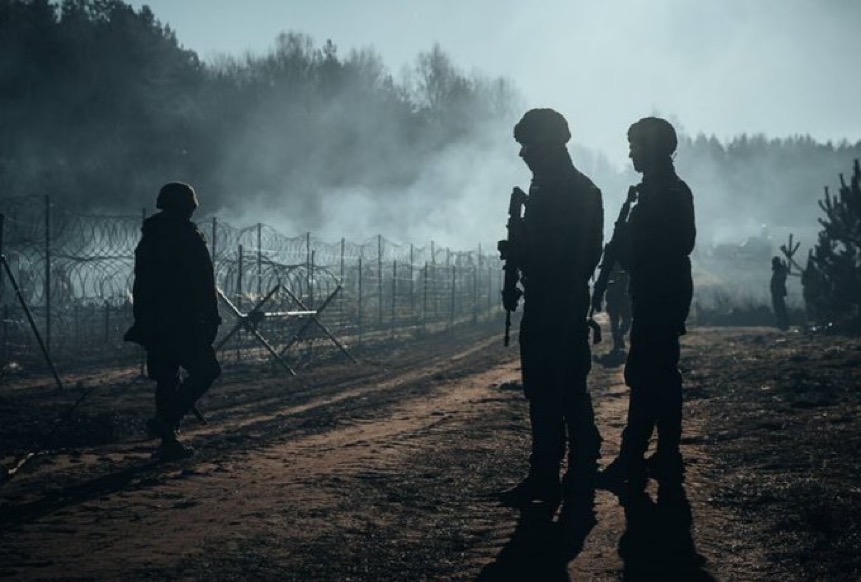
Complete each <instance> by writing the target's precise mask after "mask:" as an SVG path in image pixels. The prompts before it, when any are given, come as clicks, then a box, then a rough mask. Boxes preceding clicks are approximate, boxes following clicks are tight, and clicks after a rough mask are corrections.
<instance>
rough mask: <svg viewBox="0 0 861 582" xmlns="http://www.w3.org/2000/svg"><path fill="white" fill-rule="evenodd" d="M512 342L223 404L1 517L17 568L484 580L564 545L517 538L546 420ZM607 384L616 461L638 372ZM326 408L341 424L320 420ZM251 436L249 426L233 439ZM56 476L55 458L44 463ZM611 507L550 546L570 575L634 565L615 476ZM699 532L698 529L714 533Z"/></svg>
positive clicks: (611, 451)
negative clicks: (167, 453)
mask: <svg viewBox="0 0 861 582" xmlns="http://www.w3.org/2000/svg"><path fill="white" fill-rule="evenodd" d="M496 342H498V338H492V339H490V340H484V341H480V342H474V343H473V344H472V345H470V346H469V347H467V348H465V349H458V350H454V353H452V352H449V353H447V354H439V355H437V356H435V357H433V358H423V357H421V356H413V357H412V358H410V359H409V361H405V362H404V363H403V365H399V366H394V367H392V368H390V369H387V370H377V371H373V372H370V371H369V373H368V374H367V375H358V376H356V377H354V378H351V379H349V380H346V381H344V382H342V383H339V384H338V387H337V389H323V390H322V391H321V392H322V394H320V395H319V396H317V397H314V396H313V395H312V394H310V393H308V392H306V393H303V394H302V397H297V398H295V399H294V400H293V401H292V402H291V401H290V399H289V397H288V396H289V395H288V396H284V397H281V396H276V397H272V398H264V399H259V400H255V401H254V402H245V403H243V402H239V403H237V404H232V405H230V406H225V407H214V409H213V410H214V412H213V418H214V419H217V420H218V424H217V425H213V426H206V427H195V428H194V429H193V430H191V431H189V432H188V436H189V438H190V440H191V441H192V442H194V443H198V442H203V443H204V447H203V449H202V452H201V455H200V456H199V457H198V459H196V460H195V461H194V462H192V463H186V464H185V465H173V466H161V467H159V468H157V469H154V470H153V471H150V472H144V473H142V474H139V475H135V476H133V478H131V479H130V481H129V482H128V485H129V486H125V487H117V488H114V490H113V491H110V492H108V493H106V494H105V495H104V496H101V497H95V498H84V499H83V500H81V501H79V502H77V503H73V504H69V505H67V506H60V508H59V509H57V510H54V511H49V512H46V513H45V514H44V515H41V516H36V517H34V518H33V519H29V520H24V521H22V523H20V524H19V525H18V526H16V527H14V528H13V529H12V530H11V531H8V532H0V541H2V542H3V544H2V545H3V549H2V550H0V558H2V560H0V565H2V568H0V574H5V573H7V572H8V573H13V574H14V575H16V576H19V577H22V578H28V577H51V576H63V575H69V573H70V572H73V573H74V575H75V576H94V577H97V578H126V579H129V578H130V579H144V578H146V579H151V578H183V577H184V578H200V577H209V578H214V579H231V578H236V577H246V576H250V577H254V578H259V579H297V580H298V579H344V578H345V577H351V578H352V579H358V580H375V579H420V578H428V579H475V578H476V577H477V576H480V575H481V573H482V572H484V573H487V572H492V571H493V570H492V567H493V565H494V564H502V565H503V566H505V565H506V562H505V559H510V558H511V557H512V555H513V556H514V559H515V560H524V561H527V562H528V561H529V560H540V559H543V558H547V555H545V554H539V555H530V554H529V553H528V552H525V553H523V552H522V548H518V547H517V543H520V542H519V541H518V535H519V533H518V532H520V533H522V532H523V531H524V530H523V528H522V525H523V515H522V514H521V512H519V511H517V510H514V509H510V508H507V507H504V506H503V505H501V504H500V503H499V500H498V493H499V492H500V491H502V490H503V489H505V488H507V487H510V486H513V485H514V484H516V482H517V479H518V478H519V477H521V476H522V474H523V473H522V471H523V470H525V460H526V458H527V456H528V443H529V434H528V421H527V415H526V405H525V402H524V401H523V399H522V396H521V394H520V392H519V390H509V389H506V386H507V384H508V382H510V381H512V380H517V379H519V370H518V368H517V365H518V362H517V354H516V350H509V351H506V352H500V350H499V348H498V347H496V346H495V344H496ZM419 361H421V362H422V363H421V364H420V365H418V366H417V367H416V366H415V363H416V362H419ZM309 384H311V382H309ZM590 386H592V387H593V398H594V401H595V406H596V416H597V420H598V424H599V428H600V430H601V433H602V435H603V437H604V439H605V441H604V444H603V447H602V452H603V455H604V460H605V461H604V462H605V464H606V463H607V462H609V460H610V459H612V458H613V457H614V456H615V454H616V452H617V451H618V439H619V436H620V434H621V430H622V427H623V425H624V420H625V413H626V408H627V388H626V387H625V386H624V384H623V382H622V380H621V373H620V369H605V368H602V367H599V366H595V368H594V369H593V372H592V375H591V376H590ZM308 390H309V391H310V390H313V386H311V387H309V389H308ZM272 407H276V409H275V410H272V409H271V408H272ZM321 416H324V417H326V418H327V419H332V422H329V421H328V420H326V422H318V423H317V424H314V423H313V421H315V420H318V419H319V417H321ZM304 422H310V423H311V424H310V425H308V426H304V425H303V423H304ZM285 427H288V428H290V430H287V429H285ZM685 430H686V435H687V437H686V444H685V451H684V452H685V456H686V459H687V460H688V485H687V488H688V492H689V496H690V498H691V500H692V501H691V505H692V506H693V508H694V514H695V521H694V525H695V526H696V525H697V524H698V522H697V521H696V517H697V514H698V513H699V511H700V509H701V508H702V507H703V501H702V497H701V484H700V483H699V481H698V480H699V469H698V467H700V466H701V465H704V464H706V463H708V459H707V457H706V456H705V453H704V451H702V450H701V449H702V447H700V446H698V445H696V444H695V443H697V442H699V441H698V440H697V438H698V437H697V434H698V433H697V430H698V427H697V422H696V421H690V422H687V423H686V427H685ZM248 434H258V435H259V438H256V439H249V438H244V437H246V436H247V435H248ZM239 436H242V437H243V438H244V440H234V439H233V438H232V437H239ZM144 450H145V449H144V447H143V445H141V444H135V445H118V446H117V447H115V448H114V449H113V450H112V451H111V452H110V455H113V458H115V460H116V462H117V464H118V465H120V466H122V461H123V459H125V461H126V463H128V461H129V457H133V460H134V459H137V460H138V461H140V460H141V459H142V458H143V454H144V453H143V451H144ZM85 456H86V455H85ZM91 457H92V458H89V457H88V459H84V460H83V461H82V462H84V463H86V462H92V463H93V464H94V465H95V466H101V467H102V468H104V466H105V463H106V454H105V453H104V452H102V453H101V454H100V455H92V456H91ZM100 463H101V465H99V464H100ZM55 472H56V471H55ZM49 474H50V471H49V470H48V469H47V468H46V469H45V471H44V472H43V474H42V475H41V477H42V478H45V477H46V476H47V475H49ZM650 493H651V494H652V495H654V488H653V489H652V490H650ZM595 512H596V514H597V522H596V523H595V525H594V527H592V528H591V529H590V530H589V531H588V532H587V533H588V535H587V536H586V538H585V541H582V540H580V541H581V542H582V544H583V547H582V550H580V551H578V552H576V555H573V556H570V559H569V556H568V555H567V554H566V553H565V552H566V551H569V550H570V548H561V549H560V553H558V554H556V553H554V554H551V555H550V558H551V559H553V560H556V559H558V560H559V563H558V564H551V566H553V567H556V566H558V572H556V573H559V574H563V573H565V575H567V576H570V577H571V578H572V579H582V578H585V577H589V578H592V579H598V580H609V579H618V578H619V577H620V575H621V573H622V572H623V570H624V569H625V563H624V561H623V559H622V558H621V557H620V554H619V543H620V538H621V537H622V536H623V535H624V534H625V532H626V528H627V527H628V525H629V524H628V523H627V521H626V515H625V511H624V509H623V507H621V505H620V502H619V500H618V498H617V497H616V496H615V495H614V494H612V493H610V492H608V491H603V490H599V491H597V493H596V497H595ZM715 517H716V516H709V518H710V521H711V519H714V518H715ZM557 519H558V518H557ZM555 523H558V521H557V522H555ZM712 523H714V522H712ZM547 531H548V532H549V533H551V534H553V535H556V534H559V533H564V532H560V530H559V528H556V529H552V530H547ZM694 531H695V534H696V535H695V538H694V540H693V541H700V540H701V539H703V538H702V533H701V530H700V529H699V528H696V527H695V530H694ZM563 537H564V536H563ZM564 541H565V542H566V543H567V542H568V541H569V540H567V539H566V540H564ZM577 541H578V540H573V542H575V543H576V542H577ZM554 543H556V542H554ZM527 549H528V550H530V551H532V550H534V549H535V548H533V547H529V548H527ZM518 552H521V553H518ZM512 553H513V554H512ZM706 557H707V558H709V559H710V561H711V562H712V564H714V563H715V560H716V559H717V557H716V556H709V555H706ZM533 565H536V564H533ZM545 565H546V564H545ZM537 566H538V567H539V568H540V566H541V565H540V564H537ZM486 579H493V578H486Z"/></svg>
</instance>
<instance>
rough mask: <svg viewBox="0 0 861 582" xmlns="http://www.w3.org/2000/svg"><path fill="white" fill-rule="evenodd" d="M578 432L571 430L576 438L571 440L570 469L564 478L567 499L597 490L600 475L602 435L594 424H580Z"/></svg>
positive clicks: (563, 488) (563, 485)
mask: <svg viewBox="0 0 861 582" xmlns="http://www.w3.org/2000/svg"><path fill="white" fill-rule="evenodd" d="M578 427H581V428H577V429H576V431H575V430H571V432H572V433H573V434H574V438H572V439H571V440H570V444H569V451H568V469H567V470H566V471H565V475H564V476H563V478H562V490H563V493H564V495H565V496H566V497H571V496H576V495H578V494H579V493H583V492H588V491H591V490H593V489H595V479H596V477H597V474H598V459H600V458H601V441H602V439H601V435H600V433H599V432H598V428H597V427H596V426H595V425H594V423H593V424H591V425H589V424H586V423H580V424H578Z"/></svg>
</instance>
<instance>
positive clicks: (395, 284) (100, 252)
mask: <svg viewBox="0 0 861 582" xmlns="http://www.w3.org/2000/svg"><path fill="white" fill-rule="evenodd" d="M0 213H2V214H3V216H4V221H3V227H4V229H3V235H2V240H0V244H2V249H0V250H2V253H3V254H4V255H5V256H6V258H7V261H8V264H9V266H10V269H11V271H12V272H13V275H14V276H15V278H16V280H17V281H18V284H19V286H20V288H21V292H22V295H23V297H24V298H25V300H26V301H27V303H28V304H29V305H30V307H31V309H32V311H33V313H34V315H35V316H36V319H37V321H39V322H40V323H41V325H42V326H44V328H45V329H46V330H47V331H49V332H50V333H49V337H48V342H49V345H51V346H52V347H53V349H54V350H55V351H61V352H63V353H64V354H65V355H66V356H67V357H78V356H80V355H81V354H83V353H92V354H94V355H97V354H98V353H100V352H110V351H113V352H114V353H118V354H125V356H126V357H128V356H130V355H131V354H135V353H137V352H136V351H135V350H134V349H132V348H130V347H129V346H128V345H127V344H126V345H123V343H122V339H121V338H122V334H123V331H124V326H125V327H127V326H128V325H130V323H131V287H132V284H133V280H134V279H133V277H134V275H133V270H134V251H135V247H136V246H137V244H138V242H139V240H140V236H141V226H142V223H143V220H144V218H145V215H144V213H142V214H141V215H139V216H133V215H115V216H109V215H97V214H85V213H80V212H77V211H76V210H74V209H69V208H65V207H61V206H57V205H53V204H52V203H51V200H50V198H49V197H47V196H46V197H41V198H40V197H15V198H0ZM197 225H198V228H199V229H200V230H201V231H202V232H203V233H204V235H205V237H206V239H207V244H208V245H209V247H210V251H211V253H212V257H213V263H214V266H215V276H216V284H217V285H218V287H219V288H220V289H221V290H223V291H224V293H225V294H226V295H227V296H228V297H230V298H231V300H233V301H234V302H236V304H237V305H238V306H239V307H241V308H248V306H250V305H253V304H254V302H256V301H258V300H259V299H260V298H261V297H262V296H264V295H265V294H266V293H267V292H269V291H270V290H272V289H273V288H275V287H276V286H282V287H284V288H286V289H288V290H289V293H288V292H278V293H275V294H274V295H273V296H272V297H271V298H270V299H269V300H268V301H267V305H266V308H267V309H268V310H269V311H276V312H277V311H287V310H290V309H296V308H297V305H296V300H297V299H298V300H299V301H301V302H302V303H303V304H305V305H306V306H308V307H310V308H314V307H315V306H318V305H320V303H321V302H322V301H324V300H325V299H326V298H329V297H330V296H331V295H332V294H334V293H336V290H337V293H338V294H339V296H338V299H337V301H334V303H333V304H332V305H330V306H328V309H327V312H326V317H327V318H328V322H329V325H331V326H333V328H335V329H337V330H338V331H339V332H340V333H358V334H359V336H358V337H359V339H361V334H362V333H363V332H364V333H368V332H370V331H371V330H373V329H383V328H385V329H389V330H391V329H395V328H397V327H399V326H414V325H416V324H418V323H421V324H423V325H424V324H427V323H429V322H434V321H437V322H439V321H450V322H451V321H454V320H455V319H457V318H459V317H464V316H469V315H471V316H473V317H475V316H476V314H477V313H479V312H481V313H485V312H488V311H490V310H492V309H493V308H494V307H495V306H496V305H497V304H498V301H495V299H496V296H497V295H498V292H499V282H500V276H499V272H500V271H499V267H500V264H499V262H498V260H497V258H496V257H494V256H490V255H482V254H480V253H479V252H478V250H477V249H476V250H473V251H455V250H452V249H449V248H446V247H440V246H438V245H436V244H434V243H431V244H429V245H425V246H421V247H419V246H415V245H412V244H399V243H396V242H394V241H391V240H388V239H386V238H385V237H383V236H374V237H369V238H367V239H365V240H363V241H358V242H357V241H348V240H346V239H341V240H339V241H335V242H328V241H323V240H320V239H319V238H317V237H316V236H314V235H313V234H311V233H305V234H302V235H298V236H287V235H285V234H283V233H281V232H280V231H278V230H277V229H275V228H274V227H272V226H269V225H266V224H262V223H261V224H255V225H252V226H247V227H236V226H234V225H231V224H230V223H228V222H225V221H223V220H221V219H219V218H217V217H210V218H207V219H204V220H201V221H199V222H197ZM0 306H2V309H3V320H2V322H3V323H2V329H0V334H2V338H0V342H2V346H0V349H2V353H0V356H2V360H3V361H8V359H9V357H10V354H16V355H17V356H23V355H24V354H26V353H30V352H34V350H33V343H32V341H31V339H29V336H28V333H27V330H26V329H24V326H23V325H22V323H21V318H20V317H19V315H20V314H18V315H16V313H17V309H18V307H17V304H16V298H15V297H14V295H13V293H12V292H11V290H10V289H9V288H8V285H6V284H4V283H3V282H2V277H0ZM228 323H229V322H228ZM279 325H281V327H280V329H276V328H277V327H278V326H277V325H276V324H274V323H267V326H268V328H270V331H271V332H273V333H275V332H278V333H281V334H282V335H283V334H289V333H290V329H289V328H290V326H291V325H293V324H292V323H291V324H288V323H286V322H282V324H279ZM243 342H245V343H244V344H243ZM237 344H243V345H240V346H239V348H238V349H235V348H236V345H237ZM252 344H253V341H251V340H249V339H248V337H243V335H242V334H237V338H236V339H235V340H234V341H233V344H231V346H230V347H229V350H231V351H237V353H238V354H240V356H239V357H241V352H242V350H243V349H250V347H251V346H252Z"/></svg>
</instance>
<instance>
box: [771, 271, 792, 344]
mask: <svg viewBox="0 0 861 582" xmlns="http://www.w3.org/2000/svg"><path fill="white" fill-rule="evenodd" d="M788 275H789V268H788V267H787V266H786V263H784V262H783V261H781V260H780V257H772V259H771V306H772V308H773V309H774V317H775V319H776V321H775V324H776V325H777V329H780V330H787V329H789V314H788V313H787V312H786V277H787V276H788Z"/></svg>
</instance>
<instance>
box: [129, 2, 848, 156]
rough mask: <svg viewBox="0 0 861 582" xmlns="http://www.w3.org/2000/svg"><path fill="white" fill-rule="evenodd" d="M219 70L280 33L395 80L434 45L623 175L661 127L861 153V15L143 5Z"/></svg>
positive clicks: (829, 9) (792, 6)
mask: <svg viewBox="0 0 861 582" xmlns="http://www.w3.org/2000/svg"><path fill="white" fill-rule="evenodd" d="M130 3H131V4H132V5H133V6H135V7H140V6H142V5H143V4H148V5H149V6H150V8H152V10H153V12H154V13H155V15H156V17H157V18H158V19H159V20H161V21H162V22H164V23H167V24H169V25H170V26H171V27H172V28H173V29H174V30H175V31H176V34H177V37H178V39H179V41H180V43H181V44H182V45H183V46H185V47H186V48H189V49H192V50H194V51H196V52H197V53H198V54H199V55H200V56H201V57H202V58H203V59H205V60H209V59H211V58H212V57H214V56H216V55H218V54H232V55H241V54H242V53H244V52H246V51H252V52H254V53H263V52H265V51H266V50H267V49H268V48H270V47H271V46H273V44H274V39H275V37H276V36H277V35H278V33H279V32H286V31H297V32H303V33H306V34H308V35H310V36H311V37H312V38H314V39H315V41H316V42H317V44H318V45H320V44H322V43H323V42H325V41H326V39H332V41H333V42H334V43H335V44H336V45H337V46H338V48H339V52H340V54H342V55H345V54H346V53H347V52H348V51H349V50H350V49H352V48H364V47H373V48H374V49H375V50H376V51H377V52H378V53H379V54H380V55H381V57H382V59H383V61H384V63H385V64H386V65H387V66H388V67H389V69H390V71H391V72H392V74H393V75H394V76H395V78H396V79H397V78H398V76H399V74H400V72H401V70H402V68H403V67H404V66H408V65H410V64H411V63H413V62H414V61H415V58H416V55H417V54H418V53H419V52H421V51H426V50H428V49H429V48H431V46H432V45H433V44H434V43H435V42H438V43H439V44H440V46H441V47H442V48H443V50H445V51H446V52H447V53H449V54H450V55H451V57H452V59H453V61H454V62H455V64H456V65H457V66H459V67H461V68H462V69H463V70H464V71H466V72H470V71H474V70H475V71H479V72H481V73H483V74H485V75H488V76H504V77H507V78H509V79H511V80H512V81H513V82H514V83H515V85H516V86H517V87H518V89H519V90H520V92H521V93H522V94H523V96H524V97H525V99H526V103H525V106H526V107H527V108H528V107H537V106H544V107H554V108H556V109H558V110H559V111H561V112H562V113H564V114H565V115H566V117H568V119H569V123H570V125H571V127H572V132H573V134H574V139H575V140H577V141H578V142H579V143H581V144H583V145H585V146H587V147H592V148H596V149H600V150H602V151H604V152H606V153H607V154H608V155H609V156H610V158H611V160H612V161H614V162H615V163H617V164H623V163H625V161H626V160H625V154H626V148H627V144H626V141H625V130H626V129H627V127H628V125H629V124H630V123H631V122H633V121H635V120H636V119H638V118H640V117H643V116H645V115H649V114H654V113H659V114H661V115H663V116H666V117H669V118H671V119H672V120H673V121H674V122H676V123H677V125H679V126H680V127H681V128H682V129H683V130H685V131H687V132H688V133H691V134H696V133H700V132H703V133H706V134H715V135H717V136H718V137H719V138H722V139H727V138H730V137H732V136H734V135H737V134H740V133H743V132H746V133H759V132H761V133H765V134H766V135H768V136H770V137H785V136H790V135H795V134H810V135H812V136H813V137H814V138H816V139H819V140H823V141H824V140H834V141H839V140H841V139H843V138H846V139H848V140H849V141H850V142H856V141H859V140H861V75H859V74H858V70H859V66H861V65H859V62H858V60H857V59H858V55H859V51H858V44H857V39H858V34H859V31H861V0H711V1H706V0H701V1H696V0H604V1H600V2H599V1H583V0H533V1H531V2H525V1H523V0H424V1H417V0H412V1H408V0H352V1H349V0H244V1H241V2H240V1H238V0H148V1H146V2H141V1H133V2H130Z"/></svg>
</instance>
